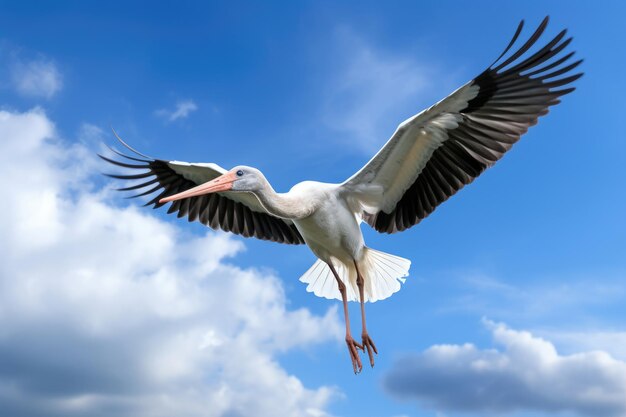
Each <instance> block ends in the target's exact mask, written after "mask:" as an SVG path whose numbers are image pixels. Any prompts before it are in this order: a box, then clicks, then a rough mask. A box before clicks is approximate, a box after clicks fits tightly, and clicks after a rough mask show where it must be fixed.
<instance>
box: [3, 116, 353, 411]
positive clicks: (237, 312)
mask: <svg viewBox="0 0 626 417" xmlns="http://www.w3.org/2000/svg"><path fill="white" fill-rule="evenodd" d="M85 132H86V133H85V134H88V136H89V135H91V134H93V133H94V132H96V133H97V130H95V129H93V128H90V127H86V130H85ZM0 137H2V138H4V139H3V140H2V141H0V163H1V164H2V167H3V172H4V173H5V175H2V176H0V187H1V188H2V190H3V193H5V195H6V196H7V204H3V205H2V206H0V234H1V235H2V239H1V240H0V251H1V253H2V254H3V255H2V257H3V259H2V262H0V414H2V415H12V416H39V415H46V416H78V415H80V416H109V415H116V416H137V415H150V416H173V415H176V416H181V417H185V416H200V415H202V416H208V417H211V416H240V415H251V414H254V415H255V416H258V417H262V416H277V415H281V416H324V415H327V414H326V411H325V410H326V407H327V404H328V403H329V401H330V400H331V398H333V396H334V395H335V389H333V388H331V387H326V386H321V387H317V388H307V387H305V386H304V385H303V384H302V382H301V381H300V380H299V379H298V378H297V377H295V376H293V375H290V374H289V373H288V372H287V371H286V370H285V369H283V368H282V367H281V366H280V364H279V363H278V362H277V359H276V355H277V354H279V353H280V352H284V351H287V350H290V349H296V348H305V347H306V346H310V345H311V344H315V343H323V342H328V341H333V342H336V341H337V340H340V338H341V326H340V324H339V322H338V320H337V312H336V309H334V308H333V309H329V310H328V311H327V313H326V314H325V315H321V316H320V315H314V314H312V313H311V312H310V311H308V310H306V309H295V310H289V309H287V307H286V304H287V301H286V299H285V294H284V292H283V288H282V285H281V283H280V280H279V279H278V278H277V277H276V276H273V275H271V274H268V273H260V272H259V271H257V270H255V269H242V268H239V267H237V266H235V265H233V264H232V263H230V262H228V258H230V257H232V256H234V255H235V254H236V253H237V252H239V251H240V250H242V244H241V243H240V242H238V241H236V240H233V239H230V238H229V237H228V236H226V235H224V234H216V233H214V232H211V231H208V232H207V233H206V234H204V235H203V236H195V235H189V234H187V233H186V232H184V231H183V230H181V229H178V228H176V227H175V226H173V225H171V224H170V223H166V222H163V221H161V220H159V219H157V218H156V217H154V216H152V215H150V214H149V212H148V211H142V210H140V209H137V208H135V207H132V206H131V207H118V206H116V205H114V204H113V203H111V201H119V195H113V194H112V192H111V191H109V190H108V189H95V188H94V186H93V185H92V184H91V183H90V175H91V173H92V172H93V167H92V165H91V162H86V161H90V160H91V159H93V158H92V156H91V155H92V153H91V152H90V151H89V150H88V149H87V148H86V147H85V146H84V145H83V144H75V145H69V144H67V143H63V142H62V141H61V139H60V138H59V137H58V136H57V135H56V133H55V128H54V125H53V123H52V122H51V121H50V120H49V118H48V117H47V116H46V115H45V114H44V113H43V112H42V111H41V110H38V109H35V110H32V111H29V112H25V113H14V112H7V111H1V112H0ZM251 410H254V411H253V412H252V411H251Z"/></svg>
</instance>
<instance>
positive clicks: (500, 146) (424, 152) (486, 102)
mask: <svg viewBox="0 0 626 417" xmlns="http://www.w3.org/2000/svg"><path fill="white" fill-rule="evenodd" d="M547 23H548V18H547V17H546V18H545V19H544V20H543V22H541V24H540V25H539V27H538V28H537V30H536V31H535V32H534V33H533V35H532V36H531V37H530V38H529V39H528V40H527V41H526V42H525V43H524V44H523V45H522V46H521V47H520V48H519V49H518V50H517V51H516V52H514V53H512V54H511V55H510V56H509V57H508V58H506V59H505V60H503V61H502V62H501V63H499V64H498V62H500V61H501V60H502V59H503V57H504V56H505V55H506V53H507V52H508V51H509V50H510V49H511V47H512V46H513V44H514V43H515V41H516V40H517V38H518V37H519V35H520V33H521V31H522V27H523V25H524V22H523V21H522V22H521V23H520V24H519V26H518V28H517V31H516V32H515V35H514V36H513V39H512V40H511V42H510V43H509V45H508V46H507V48H506V49H505V50H504V52H503V53H502V54H501V55H500V56H499V57H498V59H496V61H495V62H494V63H493V64H492V65H491V66H490V67H489V68H487V70H485V71H484V72H482V73H481V74H480V75H479V76H478V77H476V78H474V79H473V80H472V81H470V82H468V83H467V84H465V85H464V86H462V87H461V88H459V89H458V90H456V91H455V92H453V93H452V94H450V95H449V96H448V97H446V98H445V99H444V100H442V101H440V102H439V103H437V104H435V105H434V106H432V107H430V108H429V109H427V110H424V111H423V112H421V113H419V114H417V115H415V116H413V117H411V118H410V119H408V120H406V121H405V122H403V123H402V124H400V126H399V127H398V129H397V130H396V132H395V133H394V134H393V136H392V137H391V139H389V141H388V142H387V143H386V144H385V146H384V147H383V148H382V149H381V150H380V151H379V152H378V153H377V154H376V155H375V156H374V157H373V158H372V159H371V160H370V161H369V162H368V163H367V164H366V165H365V166H364V167H363V168H362V169H361V170H360V171H359V172H357V173H356V174H355V175H353V176H352V177H351V178H349V179H348V180H347V181H346V182H344V183H343V184H342V187H343V189H344V190H345V192H347V193H348V197H349V200H350V201H351V202H352V203H353V205H355V206H357V208H356V210H357V211H360V212H361V214H362V218H363V219H364V220H365V221H366V222H367V223H368V224H370V225H371V226H372V227H373V228H374V229H376V230H377V231H379V232H386V233H395V232H398V231H402V230H405V229H408V228H409V227H411V226H413V225H415V224H417V223H419V222H420V221H421V220H422V219H424V218H425V217H426V216H428V215H429V214H430V213H432V212H433V211H434V210H435V208H436V207H437V206H438V205H439V204H441V203H442V202H444V201H445V200H447V199H448V198H449V197H450V196H452V195H453V194H454V193H456V192H457V191H458V190H460V189H461V188H463V186H465V185H466V184H469V183H470V182H472V181H473V180H474V179H475V178H476V177H478V176H479V175H480V174H481V173H482V172H483V171H484V170H485V169H487V168H489V167H490V166H492V165H493V164H494V163H495V162H496V161H498V160H499V159H500V158H501V157H502V156H503V155H504V153H505V152H506V151H508V150H509V149H510V148H511V147H512V146H513V144H514V143H515V142H517V141H518V140H519V138H520V136H521V135H522V134H524V133H525V132H526V131H527V130H528V128H529V127H530V126H532V125H534V124H535V123H537V119H538V118H539V116H543V115H545V114H546V113H548V108H549V107H550V106H552V105H554V104H557V103H559V102H560V100H559V97H561V96H563V95H565V94H568V93H570V92H572V91H573V90H574V88H573V87H565V86H567V85H569V84H571V83H572V82H573V81H575V80H576V79H578V78H579V77H581V76H582V73H577V74H573V75H570V72H571V71H572V70H573V69H574V68H576V67H577V66H578V65H579V64H580V63H581V62H582V60H579V61H575V62H573V63H569V64H566V62H567V61H568V60H569V59H570V58H571V57H572V56H573V55H574V52H570V53H567V54H565V53H564V52H562V51H563V50H564V49H565V47H566V46H567V45H568V44H569V43H570V42H571V40H572V38H571V37H570V38H567V39H564V38H565V34H566V31H565V30H563V31H562V32H560V33H559V34H558V35H557V36H556V37H555V38H554V39H552V40H551V41H550V42H548V43H547V44H546V45H545V46H543V47H542V48H540V49H539V50H537V51H536V52H535V53H533V54H530V56H528V57H526V58H525V59H521V58H520V57H522V55H524V54H525V53H526V52H527V51H528V50H529V49H530V48H531V47H532V46H533V45H535V43H536V42H537V40H538V39H539V37H540V36H541V34H542V33H543V31H544V30H545V28H546V25H547ZM496 64H498V65H497V66H496ZM562 87H565V88H562Z"/></svg>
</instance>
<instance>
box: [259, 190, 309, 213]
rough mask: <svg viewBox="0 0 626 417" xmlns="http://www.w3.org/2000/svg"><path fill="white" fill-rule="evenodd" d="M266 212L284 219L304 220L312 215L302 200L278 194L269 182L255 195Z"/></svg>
mask: <svg viewBox="0 0 626 417" xmlns="http://www.w3.org/2000/svg"><path fill="white" fill-rule="evenodd" d="M254 195H256V197H257V198H258V199H259V202H260V203H261V205H262V206H263V208H264V209H265V210H267V211H268V212H269V213H270V214H272V215H274V216H276V217H281V218H283V219H302V218H304V217H308V216H309V215H310V214H311V210H309V209H308V207H306V205H305V204H304V201H302V199H300V198H297V197H296V196H294V195H292V194H291V193H277V192H276V191H274V189H273V188H272V186H271V185H270V183H269V182H267V181H266V183H265V186H264V187H263V188H262V189H261V190H260V191H257V192H255V193H254Z"/></svg>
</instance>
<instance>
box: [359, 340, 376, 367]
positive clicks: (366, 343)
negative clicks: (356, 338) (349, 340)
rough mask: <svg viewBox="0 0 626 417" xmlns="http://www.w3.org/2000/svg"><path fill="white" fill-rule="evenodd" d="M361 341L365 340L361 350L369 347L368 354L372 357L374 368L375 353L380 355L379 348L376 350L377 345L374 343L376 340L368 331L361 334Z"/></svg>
mask: <svg viewBox="0 0 626 417" xmlns="http://www.w3.org/2000/svg"><path fill="white" fill-rule="evenodd" d="M361 341H362V342H363V347H361V350H364V348H365V349H367V355H368V356H369V357H370V365H371V366H372V368H373V367H374V353H375V354H377V355H378V350H376V345H375V344H374V341H373V340H372V338H371V337H370V336H369V335H368V334H367V333H363V334H362V335H361ZM372 352H373V353H372Z"/></svg>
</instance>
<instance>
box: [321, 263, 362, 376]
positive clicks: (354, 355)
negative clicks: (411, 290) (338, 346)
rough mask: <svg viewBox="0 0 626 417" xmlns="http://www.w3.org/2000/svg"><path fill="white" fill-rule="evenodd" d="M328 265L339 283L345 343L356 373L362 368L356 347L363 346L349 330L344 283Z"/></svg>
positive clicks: (331, 266)
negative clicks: (344, 322)
mask: <svg viewBox="0 0 626 417" xmlns="http://www.w3.org/2000/svg"><path fill="white" fill-rule="evenodd" d="M328 266H329V267H330V270H331V271H332V273H333V275H334V276H335V279H336V280H337V284H338V285H339V292H340V293H341V299H342V300H343V314H344V316H345V321H346V345H348V352H349V353H350V359H351V360H352V368H353V369H354V373H355V374H358V373H359V372H361V370H362V369H363V364H361V358H359V352H358V351H357V349H361V350H363V346H362V345H360V344H359V343H357V342H356V341H355V340H354V339H353V338H352V333H351V332H350V317H349V316H348V296H347V294H346V285H345V284H344V283H343V281H342V280H341V278H339V274H337V271H336V270H335V267H334V266H333V265H332V264H331V263H330V262H329V263H328Z"/></svg>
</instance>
